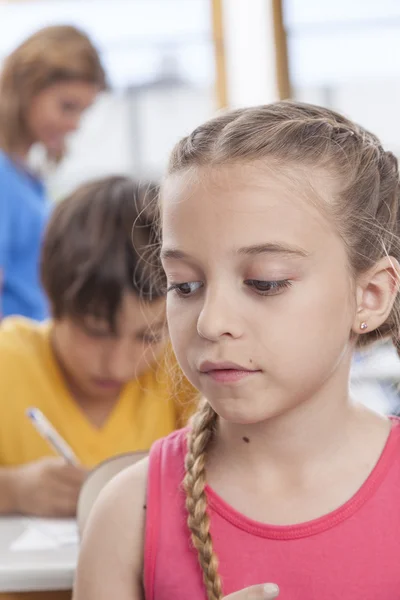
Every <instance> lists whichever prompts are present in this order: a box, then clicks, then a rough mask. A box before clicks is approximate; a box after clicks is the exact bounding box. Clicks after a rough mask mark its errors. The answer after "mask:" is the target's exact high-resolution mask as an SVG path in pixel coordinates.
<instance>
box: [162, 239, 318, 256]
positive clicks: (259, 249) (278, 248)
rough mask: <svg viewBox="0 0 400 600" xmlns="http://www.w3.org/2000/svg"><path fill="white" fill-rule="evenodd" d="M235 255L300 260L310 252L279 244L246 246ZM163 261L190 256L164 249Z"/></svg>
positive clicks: (180, 251) (175, 250) (179, 251)
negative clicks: (286, 257) (283, 256)
mask: <svg viewBox="0 0 400 600" xmlns="http://www.w3.org/2000/svg"><path fill="white" fill-rule="evenodd" d="M235 253H236V254H240V255H242V256H258V255H260V254H280V255H286V256H297V257H300V258H306V257H307V256H309V252H306V250H304V249H303V248H300V247H297V246H289V245H286V244H281V243H278V242H274V243H269V244H255V245H253V246H245V247H243V248H239V249H238V250H236V251H235ZM161 259H162V260H166V259H172V260H189V259H190V256H189V255H188V254H186V252H183V251H182V250H178V248H163V249H162V250H161Z"/></svg>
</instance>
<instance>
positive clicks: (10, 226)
mask: <svg viewBox="0 0 400 600" xmlns="http://www.w3.org/2000/svg"><path fill="white" fill-rule="evenodd" d="M48 215H49V205H48V202H47V197H46V192H45V188H44V185H43V183H42V182H41V181H40V180H39V179H37V178H36V177H35V176H34V175H33V174H31V173H29V172H28V171H27V170H25V169H24V168H23V167H22V166H19V165H18V164H17V163H14V162H13V161H12V160H11V159H10V158H9V156H7V154H5V153H4V152H2V151H1V150H0V271H1V275H0V277H1V280H2V283H1V284H0V285H1V287H0V290H1V292H0V313H1V316H3V317H6V316H9V315H22V316H25V317H29V318H31V319H37V320H39V321H41V320H43V319H45V318H46V317H47V316H48V303H47V299H46V296H45V294H44V292H43V290H42V287H41V284H40V276H39V263H40V251H41V244H42V237H43V232H44V229H45V226H46V223H47V219H48Z"/></svg>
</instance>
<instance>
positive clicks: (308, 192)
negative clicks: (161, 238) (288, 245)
mask: <svg viewBox="0 0 400 600" xmlns="http://www.w3.org/2000/svg"><path fill="white" fill-rule="evenodd" d="M319 187H321V186H318V180H317V178H315V177H314V180H313V181H312V182H310V181H308V180H307V178H306V177H305V176H303V175H302V173H301V171H299V170H297V171H296V170H295V169H293V170H291V171H289V170H285V171H284V170H282V169H278V168H276V167H275V168H274V165H265V164H263V165H254V164H251V165H245V166H243V165H240V166H239V165H229V166H223V167H218V168H216V167H214V168H213V169H210V168H208V169H197V170H194V169H193V170H191V171H185V172H182V173H178V174H174V175H173V176H172V177H169V178H167V180H166V182H165V185H164V188H163V194H162V220H163V228H164V231H165V230H171V228H172V229H173V230H175V231H178V230H179V229H181V228H182V227H183V228H186V227H187V226H188V225H189V224H192V225H193V224H196V227H198V228H201V227H202V226H203V225H205V226H206V227H207V228H208V229H209V228H210V226H211V225H214V226H215V224H216V223H218V227H219V228H220V230H221V231H222V229H237V228H238V227H239V229H243V228H244V227H252V228H254V227H256V228H257V229H259V228H260V226H261V227H267V229H271V227H272V228H274V227H278V228H279V229H282V230H286V229H293V228H294V229H301V228H303V229H304V228H305V230H307V231H309V230H310V228H311V229H315V228H317V229H320V230H321V229H323V230H326V229H332V228H333V227H332V225H333V224H332V222H331V220H330V219H329V218H327V211H324V210H323V209H322V205H323V204H325V202H324V200H323V199H322V198H321V194H320V193H319ZM327 187H329V185H327V186H325V189H324V190H323V192H324V193H326V191H327Z"/></svg>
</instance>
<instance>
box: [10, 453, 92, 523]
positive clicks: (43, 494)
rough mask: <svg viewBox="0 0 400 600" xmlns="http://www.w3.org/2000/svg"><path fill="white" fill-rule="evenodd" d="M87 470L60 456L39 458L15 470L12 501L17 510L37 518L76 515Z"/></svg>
mask: <svg viewBox="0 0 400 600" xmlns="http://www.w3.org/2000/svg"><path fill="white" fill-rule="evenodd" d="M87 474H88V471H87V470H86V469H84V468H82V467H76V466H74V465H70V464H68V463H66V462H65V460H64V459H63V458H42V459H41V460H38V461H37V462H32V463H27V464H25V465H21V466H20V467H17V469H16V470H15V478H14V490H15V504H16V508H17V510H18V512H20V513H22V514H27V515H35V516H38V517H72V516H75V515H76V506H77V502H78V497H79V492H80V490H81V487H82V484H83V482H84V480H85V478H86V476H87Z"/></svg>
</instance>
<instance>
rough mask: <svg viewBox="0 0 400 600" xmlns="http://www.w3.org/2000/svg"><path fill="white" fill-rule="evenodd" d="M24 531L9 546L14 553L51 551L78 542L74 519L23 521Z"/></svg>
mask: <svg viewBox="0 0 400 600" xmlns="http://www.w3.org/2000/svg"><path fill="white" fill-rule="evenodd" d="M24 522H25V525H26V529H25V531H24V532H23V533H22V534H21V535H20V536H19V537H18V538H17V539H16V540H15V541H14V542H13V543H12V544H11V548H10V549H11V550H12V551H14V552H21V551H31V550H52V549H57V548H61V547H63V546H70V545H76V544H78V541H79V535H78V526H77V523H76V521H75V519H34V518H32V519H25V521H24Z"/></svg>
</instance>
